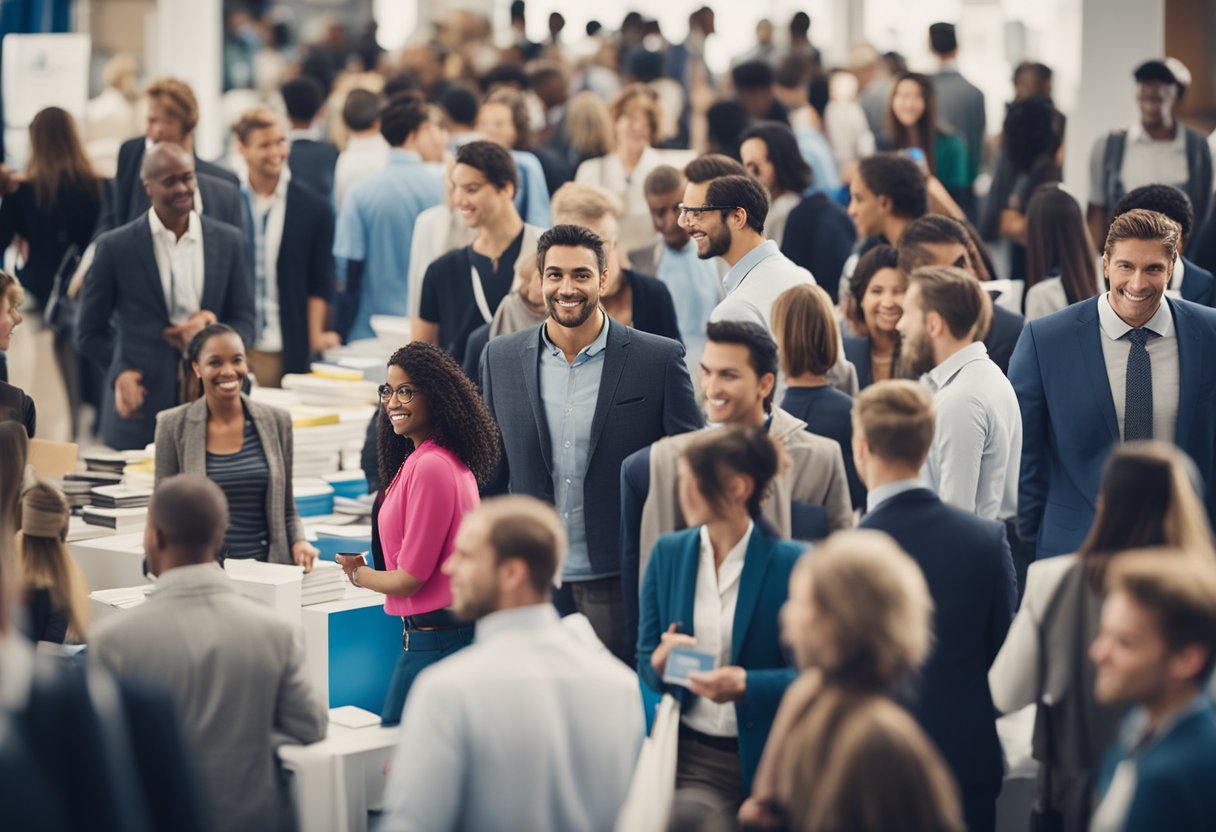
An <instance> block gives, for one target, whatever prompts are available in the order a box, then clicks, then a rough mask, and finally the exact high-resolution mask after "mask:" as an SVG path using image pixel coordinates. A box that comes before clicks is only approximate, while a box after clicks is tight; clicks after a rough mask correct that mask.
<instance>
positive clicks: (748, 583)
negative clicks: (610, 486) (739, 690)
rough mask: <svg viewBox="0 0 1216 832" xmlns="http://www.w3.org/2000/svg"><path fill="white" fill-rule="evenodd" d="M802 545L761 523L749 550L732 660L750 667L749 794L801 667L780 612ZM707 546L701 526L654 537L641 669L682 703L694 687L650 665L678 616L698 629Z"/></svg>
mask: <svg viewBox="0 0 1216 832" xmlns="http://www.w3.org/2000/svg"><path fill="white" fill-rule="evenodd" d="M803 551H805V547H804V546H803V545H802V544H797V543H792V542H790V541H787V540H778V539H776V538H774V537H770V536H769V535H768V534H766V533H765V532H764V531H763V530H761V529H760V527H759V526H756V527H755V528H754V529H753V531H752V536H751V540H750V541H749V542H748V544H747V552H746V554H745V555H744V557H743V574H742V575H741V576H740V578H739V599H738V602H737V604H736V606H735V620H734V626H733V630H732V636H731V664H733V665H736V666H739V667H742V668H743V669H744V670H746V671H747V693H746V696H745V698H744V700H743V701H742V702H738V703H736V704H735V716H736V718H737V719H738V722H739V764H740V768H741V770H742V773H743V792H744V794H745V795H746V794H749V793H750V792H751V785H752V778H753V777H754V776H755V774H756V767H757V766H758V765H759V764H760V755H761V754H762V753H763V752H764V743H765V742H766V741H767V740H768V732H769V729H770V728H771V727H772V725H773V717H774V716H776V714H777V706H778V704H780V702H781V697H782V696H783V695H784V694H785V689H786V688H787V687H788V686H789V684H790V682H792V681H793V680H794V677H795V676H796V675H797V674H798V671H797V669H795V668H794V667H793V666H791V665H790V664H789V663H788V661H787V659H786V655H785V652H784V651H783V650H782V649H781V640H780V638H779V635H780V634H779V623H778V616H777V614H778V611H779V610H780V609H781V605H782V604H784V603H785V600H786V598H787V596H788V595H789V585H790V573H791V572H792V571H793V569H794V563H795V562H796V561H797V560H798V557H799V556H800V555H801V554H802V553H803ZM700 553H701V529H700V527H697V528H693V529H685V530H684V531H679V532H675V533H673V534H665V535H663V536H662V537H660V538H659V542H658V543H656V544H655V547H654V552H653V553H652V554H651V556H650V564H649V566H648V567H647V569H646V578H645V580H644V581H643V583H642V598H641V610H640V611H639V613H640V614H639V617H640V621H639V624H638V674H639V675H640V676H641V677H642V681H643V682H645V683H646V685H647V686H648V687H650V688H651V689H652V690H655V691H658V692H660V693H671V694H673V695H674V696H675V697H676V698H677V699H678V700H679V701H680V705H681V708H682V709H683V708H687V707H688V706H689V705H690V704H691V703H692V701H693V699H694V696H693V694H692V693H691V692H690V691H688V690H687V689H686V688H683V687H679V686H676V685H664V684H663V682H662V681H661V680H660V679H659V677H658V674H656V673H655V672H654V668H653V667H651V665H650V656H651V654H652V653H653V652H654V650H655V648H656V647H658V645H659V641H660V639H661V638H662V634H663V633H664V632H665V631H666V630H667V628H668V627H669V626H671V625H672V624H673V623H679V627H678V628H677V629H678V631H679V632H681V633H686V634H687V635H690V636H696V633H694V632H693V626H692V625H693V605H694V601H695V599H696V594H697V569H698V566H699V564H700V560H701V555H700Z"/></svg>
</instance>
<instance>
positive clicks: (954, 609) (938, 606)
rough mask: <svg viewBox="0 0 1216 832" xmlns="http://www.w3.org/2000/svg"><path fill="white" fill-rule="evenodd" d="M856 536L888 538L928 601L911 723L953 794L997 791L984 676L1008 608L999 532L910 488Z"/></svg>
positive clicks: (1009, 562)
mask: <svg viewBox="0 0 1216 832" xmlns="http://www.w3.org/2000/svg"><path fill="white" fill-rule="evenodd" d="M861 527H862V528H863V529H877V530H878V531H882V532H886V533H887V534H889V535H891V537H893V538H894V539H895V542H896V543H898V544H899V545H900V546H901V547H902V548H903V550H904V551H905V552H907V553H908V554H909V555H910V556H911V557H912V559H913V560H915V561H916V562H917V563H918V564H919V565H920V568H921V571H923V572H924V573H925V581H926V583H928V585H929V593H930V594H931V595H932V596H933V605H934V608H935V612H934V617H933V629H934V634H935V639H934V644H933V652H932V654H931V655H930V656H929V661H928V663H926V665H925V667H924V670H923V673H922V677H921V685H920V690H919V695H918V696H917V698H916V701H915V702H914V703H913V704H912V707H911V708H910V710H911V712H912V714H913V715H914V716H915V717H916V718H917V720H918V721H919V722H920V724H921V725H922V726H923V727H924V729H925V733H927V734H928V735H929V736H930V738H932V740H933V741H934V742H935V743H937V747H938V749H939V750H940V751H941V752H942V756H943V757H944V758H945V760H946V762H947V763H948V764H949V766H950V768H951V770H953V772H954V776H955V778H956V779H957V780H958V782H959V783H960V784H961V785H963V786H970V785H978V784H981V783H999V782H1000V780H1001V778H1002V776H1003V775H1004V757H1003V756H1002V753H1001V744H1000V741H999V740H998V739H997V734H996V722H995V720H994V716H993V714H994V713H995V709H994V707H993V704H992V694H991V693H990V692H989V690H988V668H989V666H990V665H991V664H992V660H993V659H995V658H996V654H997V651H999V650H1000V649H1001V644H1002V642H1004V640H1005V633H1006V632H1007V631H1008V630H1009V622H1010V621H1011V620H1012V619H1013V609H1014V606H1015V605H1016V602H1017V588H1016V581H1015V578H1014V571H1013V559H1012V557H1011V555H1010V552H1009V543H1008V541H1007V540H1006V539H1005V526H1004V524H1003V523H998V522H997V521H995V520H985V519H983V518H981V517H977V516H975V515H974V514H971V513H970V512H967V511H963V510H962V509H959V508H955V507H954V506H951V505H947V504H946V503H944V502H942V500H941V498H939V497H938V496H937V495H936V494H934V493H933V492H932V491H930V490H929V489H927V488H916V489H913V490H911V491H905V492H903V493H902V494H898V495H896V496H894V497H892V498H891V499H889V500H886V501H885V502H883V503H881V504H879V505H878V507H877V508H875V509H874V510H873V511H872V512H870V513H869V514H867V515H866V516H865V517H864V518H863V519H862V521H861Z"/></svg>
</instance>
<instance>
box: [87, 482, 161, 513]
mask: <svg viewBox="0 0 1216 832" xmlns="http://www.w3.org/2000/svg"><path fill="white" fill-rule="evenodd" d="M92 494H93V505H94V506H95V507H97V508H147V507H148V503H149V502H150V501H151V500H152V489H151V488H133V487H131V486H129V485H98V486H94V488H93V490H92Z"/></svg>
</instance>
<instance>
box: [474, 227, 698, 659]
mask: <svg viewBox="0 0 1216 832" xmlns="http://www.w3.org/2000/svg"><path fill="white" fill-rule="evenodd" d="M536 261H537V268H538V269H539V271H540V273H541V282H542V292H543V295H544V300H545V309H546V310H547V312H548V318H547V319H546V320H545V322H544V323H543V324H541V325H540V326H539V327H536V328H531V327H529V328H528V329H525V330H522V331H520V332H516V333H512V334H510V335H503V336H500V337H498V338H494V339H492V340H491V341H490V342H489V343H488V344H487V345H486V348H485V350H484V351H483V352H482V357H481V381H482V393H483V395H484V396H485V398H486V404H487V405H488V406H489V409H490V414H491V415H492V416H493V417H494V419H495V421H496V422H498V425H499V428H500V429H501V430H502V441H503V448H504V451H505V454H504V456H505V466H504V467H505V468H506V472H505V475H506V477H507V479H508V482H509V485H508V487H509V489H510V491H512V492H513V493H516V494H527V495H529V496H533V497H537V498H539V499H542V500H545V501H546V502H549V503H552V504H554V505H555V506H556V507H557V511H558V514H559V515H560V516H561V518H562V523H563V525H565V527H566V534H567V536H568V538H569V551H568V554H567V556H566V560H565V562H564V564H563V567H562V580H563V586H562V589H561V591H560V592H559V593H558V596H557V602H558V607H559V609H560V610H561V611H563V612H574V611H578V612H581V613H583V614H585V615H586V616H587V618H588V619H589V620H590V621H591V626H592V627H593V628H594V629H595V632H596V635H598V636H599V638H600V640H601V641H603V642H604V644H605V645H607V647H608V648H609V649H610V650H611V651H612V652H613V653H614V654H615V655H617V656H618V657H621V658H624V657H625V655H626V641H625V623H624V610H623V605H622V599H621V579H620V560H619V552H618V547H617V539H618V537H617V536H618V529H619V521H620V502H621V495H620V474H621V462H622V461H623V460H624V459H625V457H626V456H628V455H629V454H631V453H633V452H634V451H636V450H638V449H639V448H644V447H646V446H647V445H649V444H650V443H651V442H654V441H655V440H657V439H659V438H661V437H663V436H671V435H674V434H677V433H684V432H686V431H690V430H695V429H697V428H699V427H701V425H702V418H701V413H700V412H699V411H698V410H697V404H696V400H695V399H694V397H693V392H692V383H691V382H690V381H689V378H688V369H687V367H685V365H684V348H683V347H682V346H680V343H679V342H678V341H672V340H671V339H669V338H662V337H660V336H657V335H650V334H647V333H644V332H639V331H637V330H635V329H632V328H630V327H627V326H625V325H623V324H620V323H617V322H613V321H612V320H611V319H610V318H609V317H608V316H607V315H606V314H605V313H604V310H603V309H602V308H601V307H600V294H601V292H603V290H604V284H605V283H606V282H607V280H608V267H607V260H606V255H605V253H604V244H603V241H601V240H600V238H599V237H597V236H596V235H595V234H593V233H591V232H590V231H588V230H587V229H585V228H582V227H581V226H577V225H556V226H554V227H553V228H551V229H549V230H548V231H546V232H545V233H544V234H542V235H541V237H540V240H539V242H538V243H537V252H536Z"/></svg>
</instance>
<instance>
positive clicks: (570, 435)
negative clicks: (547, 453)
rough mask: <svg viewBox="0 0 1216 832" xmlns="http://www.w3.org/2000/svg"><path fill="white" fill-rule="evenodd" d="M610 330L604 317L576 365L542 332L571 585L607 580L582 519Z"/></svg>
mask: <svg viewBox="0 0 1216 832" xmlns="http://www.w3.org/2000/svg"><path fill="white" fill-rule="evenodd" d="M609 325H610V324H609V318H608V316H607V315H605V316H604V325H603V327H601V328H600V334H599V335H597V336H596V338H595V340H594V341H592V342H591V343H590V344H588V345H587V346H586V347H584V348H583V349H582V350H581V351H580V352H579V354H578V355H576V356H575V357H574V361H573V362H567V361H566V356H565V355H564V354H563V353H562V351H561V349H560V348H559V347H555V346H554V345H553V342H552V341H550V340H549V334H548V331H547V329H548V327H547V324H546V325H545V326H542V327H541V328H540V333H541V340H542V343H541V352H540V397H541V400H542V401H543V402H544V405H545V421H546V422H547V423H548V425H549V438H550V440H551V442H552V443H553V444H552V457H553V498H554V503H555V504H556V506H557V513H558V514H560V515H561V518H562V523H564V524H565V526H566V537H567V538H568V539H569V548H568V549H567V551H566V559H565V561H564V562H563V564H562V578H563V579H564V580H567V581H591V580H595V579H597V578H605V577H608V576H607V575H597V574H595V573H593V572H592V571H591V556H590V554H589V553H588V552H587V524H586V521H585V519H584V516H583V511H584V506H583V481H584V479H585V478H586V476H587V461H588V460H589V459H590V455H591V422H592V420H593V419H594V418H595V405H596V402H598V401H599V395H600V378H601V377H602V376H603V374H604V351H605V349H607V347H608V327H609Z"/></svg>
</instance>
